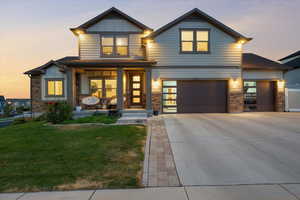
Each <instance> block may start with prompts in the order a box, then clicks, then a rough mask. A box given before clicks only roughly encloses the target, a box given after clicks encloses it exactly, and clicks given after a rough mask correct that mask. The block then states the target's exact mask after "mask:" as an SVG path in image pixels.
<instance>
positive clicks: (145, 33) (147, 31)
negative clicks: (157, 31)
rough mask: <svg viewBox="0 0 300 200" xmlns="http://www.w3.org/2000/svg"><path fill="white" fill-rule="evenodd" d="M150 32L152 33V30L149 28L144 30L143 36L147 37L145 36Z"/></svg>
mask: <svg viewBox="0 0 300 200" xmlns="http://www.w3.org/2000/svg"><path fill="white" fill-rule="evenodd" d="M151 33H152V31H150V30H146V31H144V37H147V36H148V35H150V34H151Z"/></svg>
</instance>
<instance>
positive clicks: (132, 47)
mask: <svg viewBox="0 0 300 200" xmlns="http://www.w3.org/2000/svg"><path fill="white" fill-rule="evenodd" d="M141 37H142V34H129V56H130V58H133V59H138V58H143V57H144V51H143V49H142V40H141ZM79 43H80V44H79V47H80V48H79V52H80V59H87V60H92V59H105V58H101V53H100V34H84V35H81V36H80V37H79ZM108 59H109V58H108Z"/></svg>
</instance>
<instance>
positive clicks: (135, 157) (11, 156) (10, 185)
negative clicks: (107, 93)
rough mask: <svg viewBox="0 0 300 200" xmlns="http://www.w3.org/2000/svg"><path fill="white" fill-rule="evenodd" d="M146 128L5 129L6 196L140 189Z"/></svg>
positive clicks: (33, 125)
mask: <svg viewBox="0 0 300 200" xmlns="http://www.w3.org/2000/svg"><path fill="white" fill-rule="evenodd" d="M145 136H146V131H145V127H143V126H88V127H87V126H85V127H82V128H80V127H78V126H76V127H75V126H74V127H73V126H70V125H69V126H62V127H52V126H45V125H44V124H43V122H27V123H25V124H20V125H11V126H8V127H5V128H1V129H0V192H19V191H41V190H68V189H94V188H128V187H138V186H140V179H141V169H142V162H143V146H144V142H145Z"/></svg>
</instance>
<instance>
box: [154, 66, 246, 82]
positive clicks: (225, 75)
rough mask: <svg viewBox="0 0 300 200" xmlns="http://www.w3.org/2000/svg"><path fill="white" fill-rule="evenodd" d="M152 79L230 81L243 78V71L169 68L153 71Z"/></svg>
mask: <svg viewBox="0 0 300 200" xmlns="http://www.w3.org/2000/svg"><path fill="white" fill-rule="evenodd" d="M152 77H153V79H154V80H157V79H230V78H239V77H241V69H232V68H228V69H226V68H211V69H210V68H202V69H201V68H188V67H187V68H184V67H183V68H167V69H155V67H154V68H153V69H152Z"/></svg>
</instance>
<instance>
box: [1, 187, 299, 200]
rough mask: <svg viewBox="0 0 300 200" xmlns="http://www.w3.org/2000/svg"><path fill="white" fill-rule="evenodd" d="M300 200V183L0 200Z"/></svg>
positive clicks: (12, 196) (41, 195)
mask: <svg viewBox="0 0 300 200" xmlns="http://www.w3.org/2000/svg"><path fill="white" fill-rule="evenodd" d="M120 199H122V200H159V199H162V200H253V199H255V200H299V199H300V184H285V185H278V184H276V185H237V186H191V187H166V188H143V189H128V190H82V191H66V192H36V193H10V194H9V193H2V194H0V200H120Z"/></svg>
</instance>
